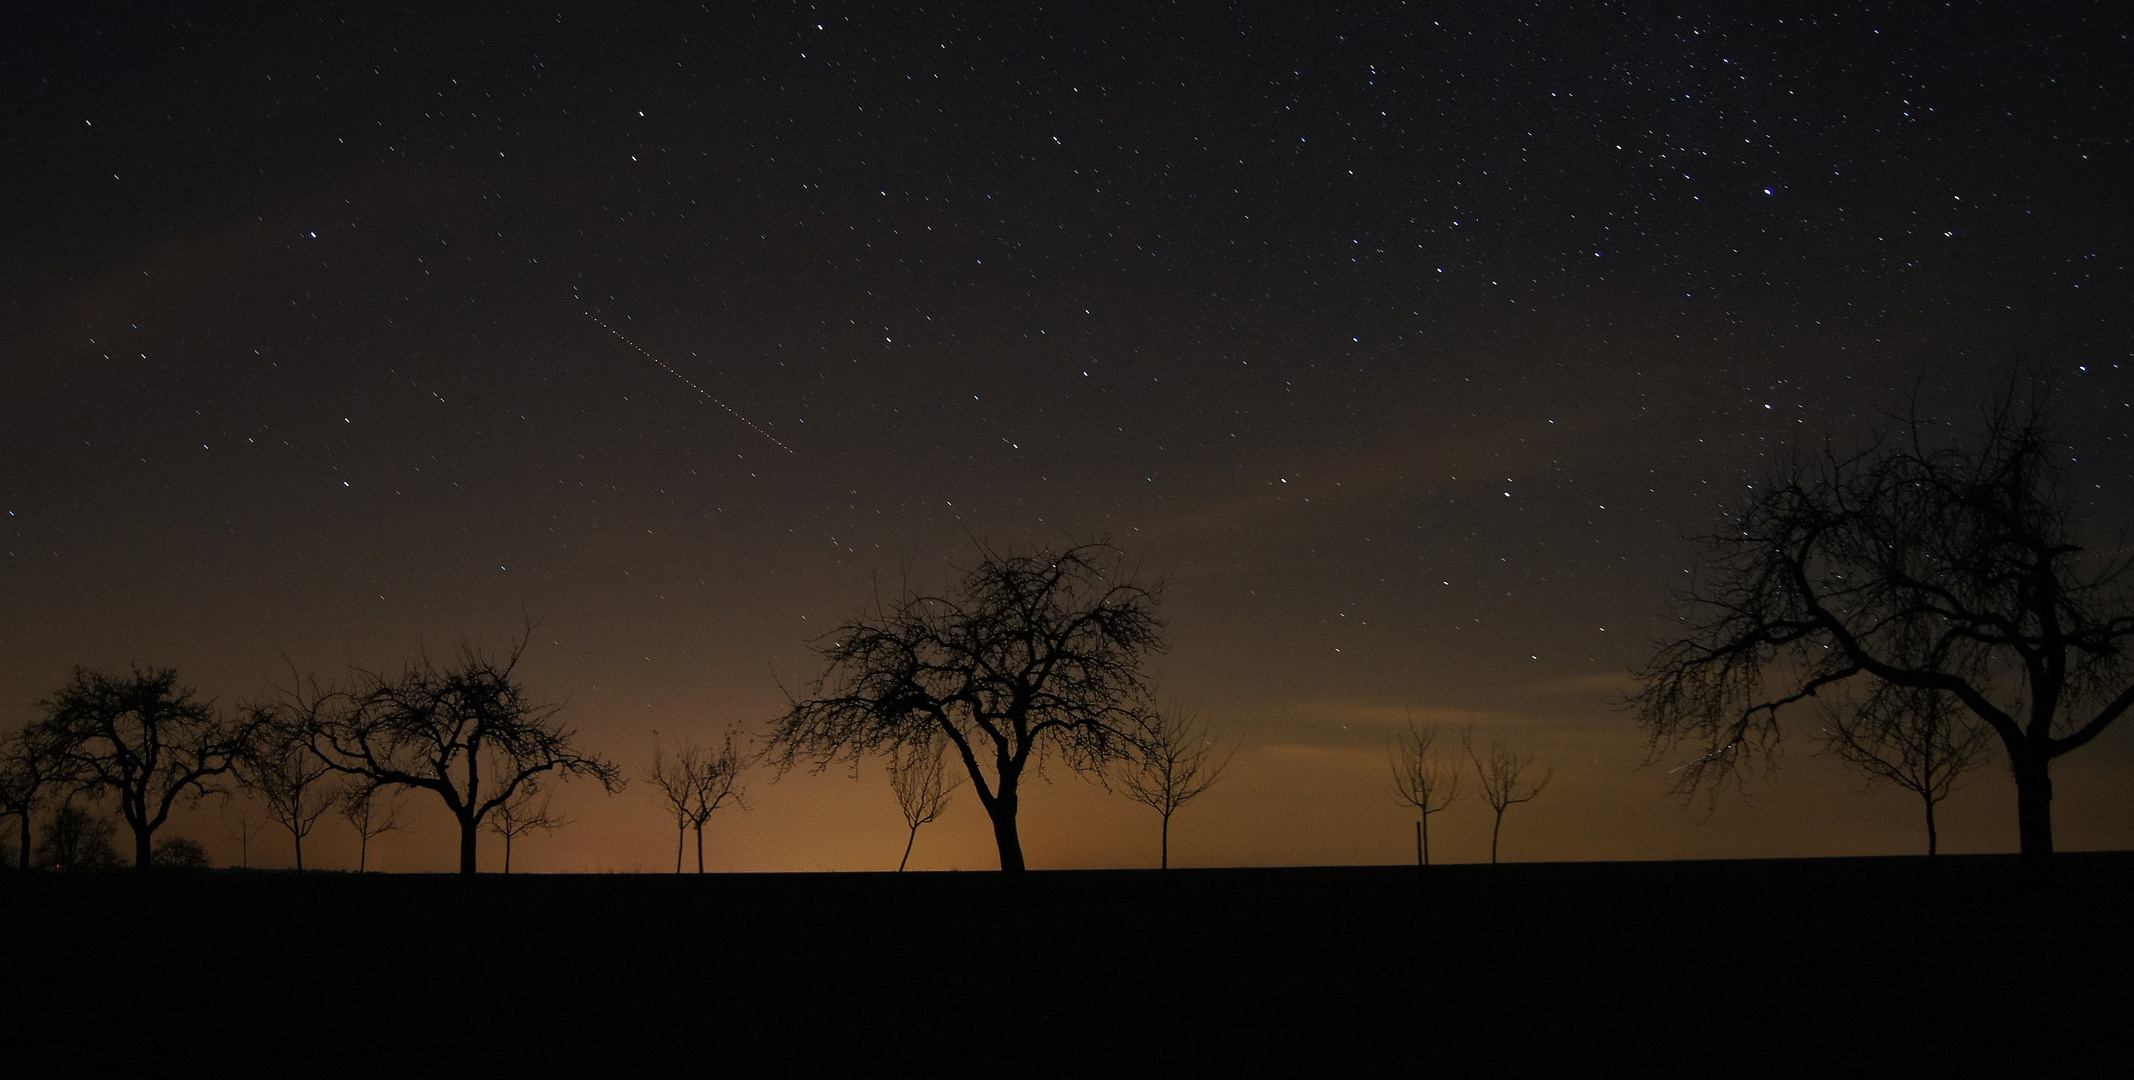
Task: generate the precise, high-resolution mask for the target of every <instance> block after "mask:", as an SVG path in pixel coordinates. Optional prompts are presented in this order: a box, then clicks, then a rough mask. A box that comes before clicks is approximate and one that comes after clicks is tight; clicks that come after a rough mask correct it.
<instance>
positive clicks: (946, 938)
mask: <svg viewBox="0 0 2134 1080" xmlns="http://www.w3.org/2000/svg"><path fill="white" fill-rule="evenodd" d="M2130 890H2134V854H2129V853H2111V854H2077V855H2063V856H2061V858H2060V861H2059V865H2058V874H2057V878H2056V880H2055V881H2053V882H2051V883H2050V884H2042V885H2041V884H2036V883H2033V882H2031V881H2029V880H2028V879H2027V878H2026V877H2025V876H2024V875H2023V873H2022V872H2021V870H2020V868H2019V867H2018V866H2017V865H2016V862H2015V860H2014V859H2013V858H2012V857H1998V856H1996V857H1945V858H1943V859H1940V860H1937V861H1936V862H1935V863H1931V864H1930V863H1928V862H1927V861H1926V860H1924V859H1894V858H1893V859H1842V860H1839V859H1824V860H1772V861H1756V862H1699V863H1692V862H1685V863H1592V864H1554V865H1511V866H1502V867H1489V866H1448V867H1436V868H1432V869H1430V870H1427V871H1418V870H1416V869H1414V868H1412V867H1409V868H1401V867H1356V868H1303V869H1244V870H1173V871H1169V872H1168V873H1160V872H1154V871H1060V872H1044V871H1039V872H1034V873H1032V874H1030V875H1029V878H1028V880H1027V881H1026V882H1024V883H1022V884H1021V885H1020V886H1011V885H1009V884H1007V883H1004V882H1002V881H1001V880H1000V879H999V878H998V877H997V876H995V875H991V874H979V873H963V874H953V873H932V874H905V875H896V874H790V875H782V874H765V875H712V876H707V877H696V876H683V877H669V876H649V875H647V876H546V875H543V876H527V875H522V876H514V877H510V878H502V877H494V876H484V877H480V878H476V879H473V880H463V879H460V878H456V877H450V876H385V875H369V876H362V877H358V876H355V875H349V874H332V873H313V874H307V875H303V876H301V877H299V876H297V875H294V874H285V873H258V872H255V873H249V874H246V873H238V872H231V871H216V872H207V873H194V874H179V875H170V876H166V877H162V878H158V879H149V880H136V879H134V878H133V877H132V876H131V875H103V876H95V875H84V876H79V877H66V876H57V875H31V876H28V877H24V876H22V875H16V874H8V875H5V876H0V914H4V917H5V925H6V926H7V927H8V928H9V937H10V938H11V939H12V940H13V941H14V942H15V946H14V948H13V949H12V950H10V951H11V952H12V954H13V955H12V956H10V957H9V958H8V959H7V962H6V965H5V970H6V972H7V974H6V977H5V978H4V979H0V1003H4V1006H5V1010H4V1012H5V1019H4V1021H0V1023H4V1024H5V1025H6V1028H7V1029H8V1030H7V1032H6V1035H7V1041H6V1048H7V1051H8V1052H9V1054H10V1056H12V1055H14V1054H22V1053H32V1054H39V1055H40V1056H41V1055H42V1054H44V1053H58V1054H62V1055H65V1057H64V1058H63V1059H62V1060H67V1061H71V1062H73V1063H75V1064H76V1065H77V1066H78V1067H79V1070H80V1071H82V1072H95V1071H102V1070H101V1068H100V1066H101V1065H104V1064H107V1063H114V1062H122V1061H124V1060H126V1059H129V1058H131V1059H134V1060H136V1061H138V1060H140V1059H142V1058H163V1059H169V1060H171V1061H172V1063H175V1062H177V1061H179V1060H189V1062H190V1065H191V1067H190V1068H188V1069H187V1070H186V1071H196V1070H197V1069H200V1068H203V1067H205V1068H213V1069H225V1070H227V1071H229V1072H233V1073H251V1072H266V1071H272V1072H276V1073H288V1072H319V1073H338V1072H363V1073H370V1074H380V1073H398V1072H402V1071H405V1070H408V1069H420V1070H421V1071H423V1072H430V1071H434V1070H435V1069H437V1068H440V1067H444V1068H453V1069H455V1070H456V1071H457V1072H458V1074H459V1075H462V1076H469V1077H490V1076H499V1075H504V1074H506V1073H510V1072H529V1071H530V1072H541V1073H546V1072H556V1071H564V1070H575V1069H578V1068H584V1069H586V1070H588V1071H590V1072H592V1073H594V1074H599V1075H614V1074H619V1073H626V1072H637V1071H640V1070H643V1071H647V1072H653V1073H656V1074H660V1075H677V1074H679V1075H707V1076H727V1075H732V1076H746V1075H754V1074H761V1073H764V1072H813V1073H832V1074H851V1073H854V1072H861V1071H865V1072H869V1073H880V1072H885V1071H888V1072H905V1071H920V1070H930V1069H932V1068H935V1067H946V1068H947V1069H948V1070H949V1071H954V1072H963V1071H970V1070H974V1069H986V1070H988V1071H993V1072H997V1073H998V1074H1002V1075H1031V1074H1040V1075H1058V1074H1074V1075H1093V1074H1110V1073H1127V1074H1139V1073H1155V1072H1159V1071H1161V1072H1170V1073H1179V1072H1187V1073H1203V1072H1227V1073H1246V1074H1276V1075H1353V1074H1363V1075H1386V1074H1393V1073H1402V1074H1409V1075H1417V1074H1427V1073H1432V1072H1435V1071H1437V1070H1439V1069H1441V1068H1451V1069H1454V1070H1456V1071H1458V1072H1461V1073H1469V1072H1475V1071H1484V1070H1486V1071H1488V1072H1490V1073H1491V1074H1493V1075H1496V1076H1518V1075H1526V1074H1529V1073H1532V1072H1535V1071H1540V1072H1544V1073H1555V1072H1572V1073H1579V1074H1583V1073H1594V1072H1603V1073H1616V1072H1622V1071H1626V1070H1628V1071H1633V1072H1637V1073H1643V1074H1648V1075H1650V1074H1663V1075H1714V1074H1720V1075H1723V1074H1727V1073H1740V1072H1789V1073H1802V1074H1809V1073H1812V1074H1818V1075H1918V1074H1921V1073H1944V1074H1950V1075H1965V1074H1972V1073H1988V1072H1999V1071H2002V1068H2001V1067H2004V1066H2005V1067H2009V1068H2012V1070H2013V1071H2014V1072H2015V1073H2017V1074H2024V1073H2028V1074H2031V1075H2036V1074H2037V1070H2039V1069H2041V1068H2050V1069H2051V1070H2053V1071H2054V1072H2057V1073H2059V1074H2061V1075H2101V1074H2107V1073H2111V1074H2122V1075H2123V1073H2121V1070H2122V1069H2124V1068H2125V1067H2126V1064H2125V1063H2126V1059H2127V1057H2128V1056H2129V1049H2130V1046H2134V1037H2130V1036H2129V1034H2128V1032H2129V1030H2130V1029H2134V1023H2130V1021H2134V1017H2130V1016H2129V1011H2128V1005H2129V1004H2130V1002H2134V992H2130V990H2129V986H2128V979H2129V975H2130V968H2129V960H2130V959H2134V950H2130V948H2129V939H2130V929H2129V925H2128V918H2127V917H2128V915H2129V913H2130V911H2134V904H2130V897H2134V891H2130ZM17 1060H20V1059H19V1058H18V1059H17ZM32 1060H35V1059H34V1058H33V1059H32ZM1537 1067H1539V1068H1538V1069H1537ZM18 1075H20V1074H18Z"/></svg>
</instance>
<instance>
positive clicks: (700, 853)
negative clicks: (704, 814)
mask: <svg viewBox="0 0 2134 1080" xmlns="http://www.w3.org/2000/svg"><path fill="white" fill-rule="evenodd" d="M703 872H704V826H702V825H698V826H697V873H699V874H701V873H703Z"/></svg>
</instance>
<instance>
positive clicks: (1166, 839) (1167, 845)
mask: <svg viewBox="0 0 2134 1080" xmlns="http://www.w3.org/2000/svg"><path fill="white" fill-rule="evenodd" d="M1156 868H1157V869H1159V870H1169V869H1170V868H1171V815H1169V814H1165V815H1163V861H1162V862H1160V863H1157V864H1156Z"/></svg>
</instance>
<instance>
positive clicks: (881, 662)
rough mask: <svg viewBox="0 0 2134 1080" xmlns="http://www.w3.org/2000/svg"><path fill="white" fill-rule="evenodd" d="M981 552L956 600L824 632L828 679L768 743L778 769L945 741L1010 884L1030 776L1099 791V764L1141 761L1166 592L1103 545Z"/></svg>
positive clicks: (886, 611) (899, 609)
mask: <svg viewBox="0 0 2134 1080" xmlns="http://www.w3.org/2000/svg"><path fill="white" fill-rule="evenodd" d="M979 554H980V561H979V564H978V566H977V567H975V568H974V569H972V570H971V571H970V572H969V573H967V574H966V575H964V579H963V582H962V584H961V585H960V586H959V587H958V588H957V589H956V590H955V591H954V592H953V593H951V594H949V595H945V596H933V595H928V594H924V593H909V594H907V595H905V596H904V597H902V598H900V599H898V600H895V601H892V602H889V603H886V604H882V603H878V604H877V606H876V610H875V612H874V614H873V615H871V616H865V617H862V618H859V619H856V620H854V621H852V622H850V623H847V624H846V625H844V626H843V627H840V628H839V629H837V630H836V631H833V632H832V633H831V634H829V635H827V638H828V640H829V644H827V645H822V646H819V652H820V653H821V654H822V656H823V657H824V659H826V660H827V661H828V670H827V671H825V672H824V674H823V675H822V676H821V677H820V678H818V679H817V680H816V681H815V682H814V683H813V684H812V685H811V686H810V687H809V691H808V696H807V697H806V699H805V700H801V699H794V700H793V702H792V707H791V709H790V711H788V712H787V713H786V715H785V716H784V718H782V719H781V720H780V721H779V722H778V726H777V729H776V731H775V732H774V733H773V735H772V739H771V747H772V749H773V751H774V752H776V753H777V754H778V755H779V768H780V770H781V771H783V770H784V769H787V768H791V767H793V766H794V765H795V764H798V763H800V762H802V761H809V762H812V763H814V765H815V766H816V767H817V768H821V767H823V766H824V765H826V764H828V763H829V762H830V761H832V760H836V759H840V758H850V759H851V760H853V761H855V762H856V761H857V759H858V758H859V756H860V755H862V754H864V753H871V752H877V751H886V752H894V751H896V750H897V749H899V748H903V747H910V746H924V745H926V744H927V743H929V742H931V741H932V740H934V739H936V738H941V739H946V740H947V741H948V743H949V745H950V746H952V747H954V748H955V750H956V754H957V756H958V757H959V758H961V760H962V762H963V767H964V770H965V771H966V772H967V773H969V774H970V778H971V786H972V789H973V790H974V791H976V792H977V794H978V802H979V805H981V806H983V807H984V808H985V812H986V816H987V817H988V818H990V819H991V820H992V823H993V840H994V844H995V846H997V847H998V848H999V850H1000V868H1001V870H1002V871H1004V872H1007V873H1011V874H1013V873H1020V872H1021V871H1022V870H1023V849H1022V841H1021V838H1020V837H1019V835H1018V834H1017V832H1016V821H1015V817H1016V811H1017V809H1018V808H1019V807H1020V805H1021V784H1022V780H1023V776H1024V773H1025V771H1027V770H1028V769H1029V768H1030V767H1031V766H1032V765H1037V766H1038V767H1039V768H1042V766H1043V761H1044V759H1045V757H1046V756H1047V755H1051V754H1056V755H1058V757H1059V759H1060V760H1061V761H1063V762H1065V763H1066V764H1067V766H1068V767H1069V768H1072V769H1074V770H1076V771H1078V772H1080V773H1082V774H1083V775H1085V776H1091V777H1094V778H1096V779H1097V780H1098V781H1099V782H1102V778H1103V770H1104V766H1105V765H1106V764H1107V763H1109V762H1111V761H1114V760H1117V759H1120V758H1123V757H1126V756H1127V755H1128V754H1129V753H1131V752H1132V750H1133V746H1134V732H1135V731H1136V729H1137V728H1138V727H1139V723H1140V718H1141V716H1142V714H1143V713H1145V712H1146V711H1147V709H1146V706H1145V701H1146V697H1147V694H1146V692H1145V690H1144V688H1143V686H1142V669H1141V665H1142V658H1143V657H1144V656H1145V655H1146V654H1147V653H1149V652H1152V651H1155V650H1157V649H1160V648H1161V647H1162V643H1161V638H1160V637H1159V630H1160V629H1161V624H1160V623H1159V622H1157V620H1156V617H1155V615H1154V614H1153V610H1152V609H1153V607H1154V605H1155V603H1156V598H1157V591H1158V590H1157V589H1156V588H1155V587H1144V586H1142V585H1140V584H1138V583H1136V582H1135V581H1134V580H1133V579H1132V577H1131V575H1129V574H1127V573H1125V572H1124V570H1123V568H1122V567H1121V566H1120V565H1119V564H1118V562H1117V561H1116V560H1115V559H1113V558H1111V557H1110V556H1109V555H1108V554H1107V549H1104V548H1102V547H1100V546H1098V545H1094V544H1088V545H1081V546H1077V547H1072V548H1069V549H1067V550H1065V551H1061V552H1058V553H1054V552H1051V551H1046V550H1039V551H1036V552H1033V553H1030V554H1015V553H1002V552H996V551H993V550H990V549H986V548H981V549H980V552H979Z"/></svg>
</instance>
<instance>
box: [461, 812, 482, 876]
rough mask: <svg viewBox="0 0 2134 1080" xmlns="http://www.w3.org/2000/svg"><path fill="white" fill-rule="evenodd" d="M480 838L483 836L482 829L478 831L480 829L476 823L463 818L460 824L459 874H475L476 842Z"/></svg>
mask: <svg viewBox="0 0 2134 1080" xmlns="http://www.w3.org/2000/svg"><path fill="white" fill-rule="evenodd" d="M480 836H481V830H480V829H478V828H477V827H476V826H475V823H474V822H472V821H469V820H467V819H465V818H461V819H460V822H459V872H460V873H462V874H472V873H475V868H474V842H475V840H476V839H478V838H479V837H480Z"/></svg>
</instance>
